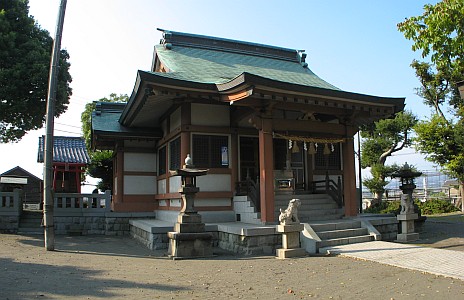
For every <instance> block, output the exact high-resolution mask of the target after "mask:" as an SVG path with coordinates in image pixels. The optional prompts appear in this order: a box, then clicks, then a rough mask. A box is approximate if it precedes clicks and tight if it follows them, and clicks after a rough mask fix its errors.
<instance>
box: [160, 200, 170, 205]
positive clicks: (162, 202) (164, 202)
mask: <svg viewBox="0 0 464 300" xmlns="http://www.w3.org/2000/svg"><path fill="white" fill-rule="evenodd" d="M158 204H159V206H168V203H167V201H166V200H160V201H158Z"/></svg>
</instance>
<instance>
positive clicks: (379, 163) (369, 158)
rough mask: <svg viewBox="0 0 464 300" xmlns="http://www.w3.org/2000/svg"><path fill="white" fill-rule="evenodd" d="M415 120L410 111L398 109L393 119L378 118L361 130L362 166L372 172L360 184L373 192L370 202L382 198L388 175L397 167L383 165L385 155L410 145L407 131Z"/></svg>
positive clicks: (374, 202) (387, 155) (409, 131)
mask: <svg viewBox="0 0 464 300" xmlns="http://www.w3.org/2000/svg"><path fill="white" fill-rule="evenodd" d="M416 123H417V118H416V117H415V116H414V115H413V114H412V113H411V112H399V113H397V114H396V115H395V117H394V118H391V119H384V120H380V121H378V122H375V123H373V124H370V125H367V126H364V127H363V128H362V129H361V137H362V138H363V141H362V144H361V149H362V156H361V166H362V167H363V168H366V167H370V168H371V175H372V178H370V179H365V180H364V181H363V183H364V185H365V186H366V187H367V188H368V189H369V190H370V191H371V192H372V193H373V195H374V201H373V203H372V204H373V205H377V204H379V203H380V202H381V201H382V195H383V193H384V191H385V186H386V185H387V184H388V182H389V181H387V177H388V176H389V174H391V173H392V172H394V171H396V170H397V169H398V166H397V165H386V161H387V158H388V157H390V156H391V155H392V154H393V153H395V152H398V151H400V150H402V149H403V148H404V147H408V146H410V145H411V138H410V133H411V131H412V128H413V126H414V125H415V124H416Z"/></svg>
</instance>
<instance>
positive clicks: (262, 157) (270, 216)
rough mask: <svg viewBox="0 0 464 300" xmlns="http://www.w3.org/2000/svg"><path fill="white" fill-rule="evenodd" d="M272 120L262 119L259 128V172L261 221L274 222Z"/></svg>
mask: <svg viewBox="0 0 464 300" xmlns="http://www.w3.org/2000/svg"><path fill="white" fill-rule="evenodd" d="M272 142H273V141H272V120H271V119H262V126H261V129H260V130H259V174H260V181H259V185H260V197H261V199H260V203H261V221H263V222H265V223H268V222H274V150H273V143H272Z"/></svg>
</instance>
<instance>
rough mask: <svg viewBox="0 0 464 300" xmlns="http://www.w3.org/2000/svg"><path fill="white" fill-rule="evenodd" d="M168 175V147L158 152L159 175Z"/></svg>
mask: <svg viewBox="0 0 464 300" xmlns="http://www.w3.org/2000/svg"><path fill="white" fill-rule="evenodd" d="M164 174H166V146H164V147H163V148H161V149H159V151H158V175H164Z"/></svg>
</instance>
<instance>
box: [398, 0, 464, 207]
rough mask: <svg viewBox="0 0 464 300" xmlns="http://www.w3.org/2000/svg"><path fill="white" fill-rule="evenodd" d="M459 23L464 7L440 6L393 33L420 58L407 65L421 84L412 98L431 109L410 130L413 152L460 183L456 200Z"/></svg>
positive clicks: (462, 159)
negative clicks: (413, 135)
mask: <svg viewBox="0 0 464 300" xmlns="http://www.w3.org/2000/svg"><path fill="white" fill-rule="evenodd" d="M463 20H464V1H462V0H443V1H441V2H438V3H437V4H436V5H430V4H428V5H425V6H424V13H423V14H422V15H421V16H417V17H411V18H408V19H406V20H405V21H404V22H401V23H399V24H398V29H399V31H400V32H402V33H403V34H404V36H405V37H406V38H407V39H409V40H411V41H412V42H413V44H412V50H413V51H419V52H420V54H421V57H422V61H419V60H414V61H413V62H412V64H411V66H412V67H413V68H414V70H415V72H416V76H417V78H418V79H419V81H420V84H421V85H420V87H419V88H418V89H417V94H418V95H419V96H421V97H422V98H423V100H424V103H425V104H427V105H429V106H430V107H431V108H433V113H432V116H431V117H430V118H429V119H428V120H422V121H421V122H419V124H418V125H417V127H416V128H415V131H416V134H417V138H416V147H417V149H418V150H419V151H420V152H421V153H424V154H426V158H427V159H428V160H429V161H431V162H434V163H436V164H438V165H440V166H441V167H443V168H444V169H445V170H446V171H447V172H449V173H450V174H451V175H452V176H455V177H456V178H458V179H459V180H460V182H461V185H460V189H461V194H462V191H463V186H462V182H463V181H464V155H463V150H464V141H463V138H462V133H463V132H462V131H463V129H462V127H463V125H464V124H463V122H464V120H463V117H464V113H463V109H464V108H463V104H464V103H463V99H461V97H460V95H459V91H458V89H457V85H456V83H457V82H459V81H462V80H463V79H464V22H463ZM446 108H449V109H448V111H447V110H446ZM463 209H464V206H463Z"/></svg>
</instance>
